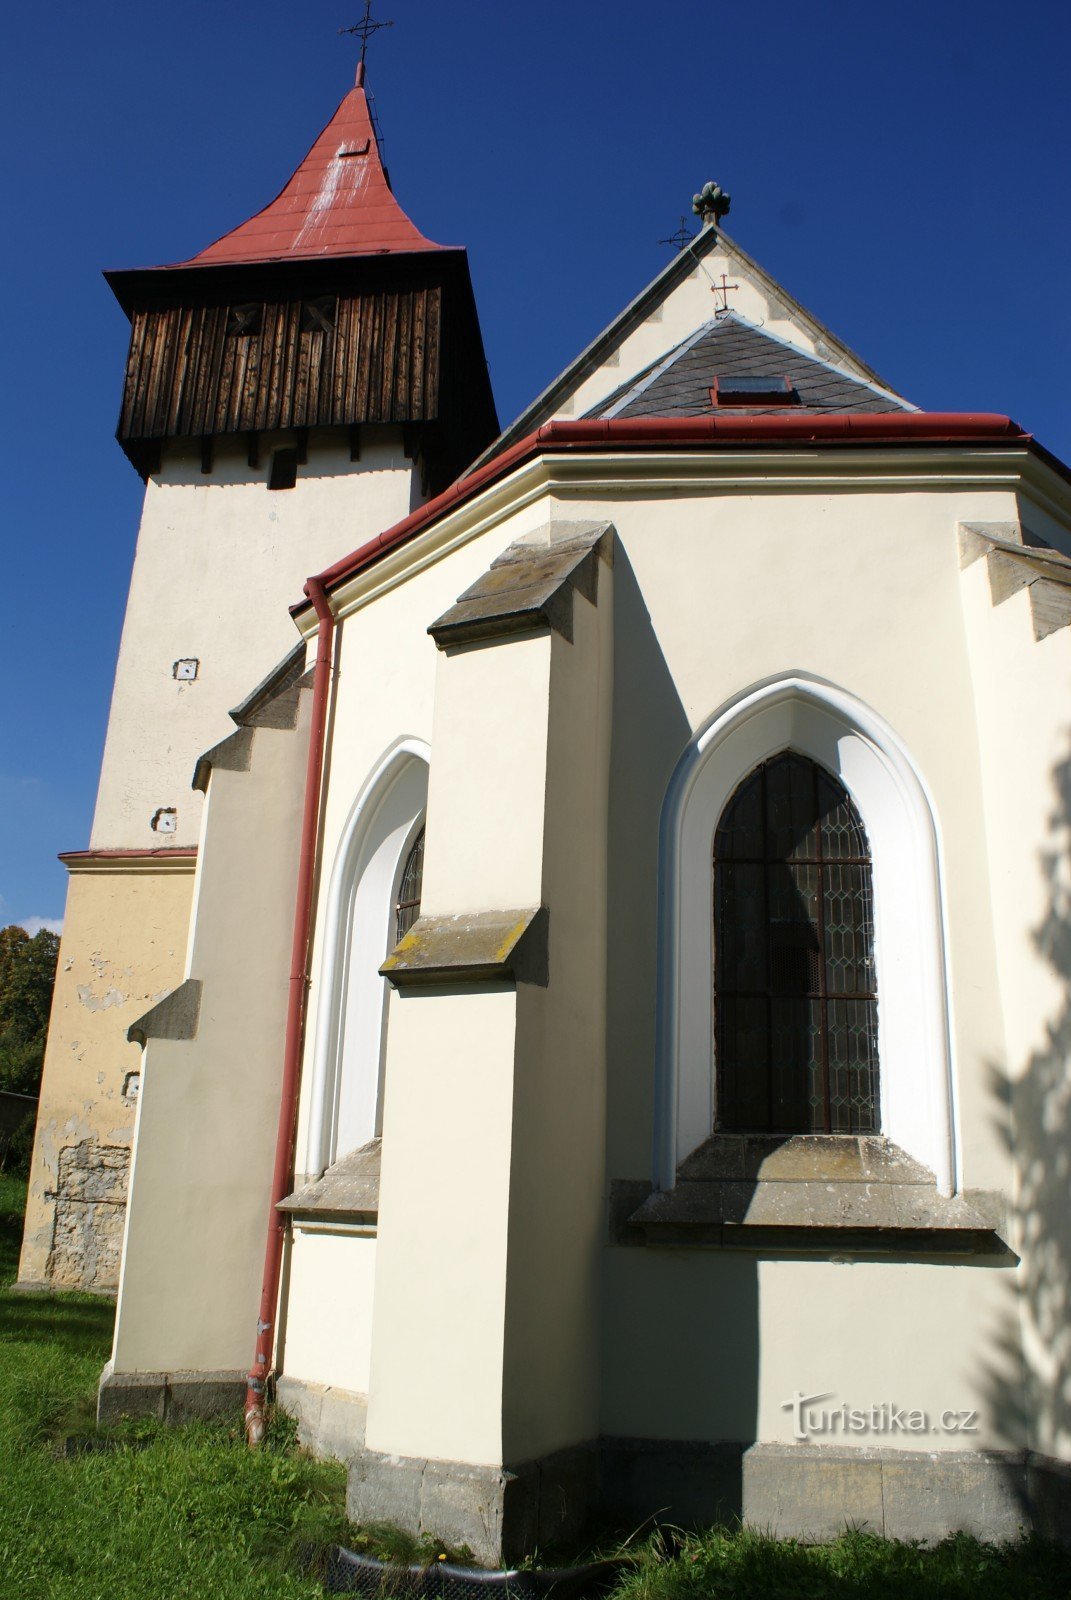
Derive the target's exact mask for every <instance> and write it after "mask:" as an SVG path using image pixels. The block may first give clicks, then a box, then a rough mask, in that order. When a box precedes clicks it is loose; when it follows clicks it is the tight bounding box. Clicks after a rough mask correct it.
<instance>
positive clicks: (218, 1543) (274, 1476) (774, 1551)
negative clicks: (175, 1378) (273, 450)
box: [0, 1174, 1071, 1600]
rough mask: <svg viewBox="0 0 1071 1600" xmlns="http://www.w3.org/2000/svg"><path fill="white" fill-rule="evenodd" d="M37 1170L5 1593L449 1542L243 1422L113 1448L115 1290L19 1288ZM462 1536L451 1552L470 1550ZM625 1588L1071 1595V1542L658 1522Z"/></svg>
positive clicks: (7, 1427) (30, 1594) (792, 1595)
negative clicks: (375, 1523)
mask: <svg viewBox="0 0 1071 1600" xmlns="http://www.w3.org/2000/svg"><path fill="white" fill-rule="evenodd" d="M24 1195H25V1185H24V1184H23V1183H22V1182H21V1180H18V1179H15V1178H12V1177H10V1176H9V1175H4V1174H0V1600H9V1597H10V1600H15V1597H16V1596H17V1597H18V1600H195V1597H196V1600H202V1597H203V1600H268V1597H269V1596H270V1597H271V1600H319V1597H320V1596H321V1595H322V1593H323V1591H322V1589H321V1587H320V1585H319V1584H318V1583H317V1582H316V1581H315V1578H314V1577H312V1576H308V1575H304V1574H303V1572H302V1570H301V1563H300V1561H299V1559H298V1552H299V1551H300V1550H301V1549H302V1548H304V1547H307V1546H309V1545H311V1546H313V1547H319V1548H321V1549H322V1548H325V1547H326V1546H327V1545H328V1544H329V1543H331V1542H333V1541H335V1540H339V1541H341V1542H343V1543H347V1544H349V1546H350V1547H351V1548H357V1549H363V1550H366V1551H368V1552H369V1553H371V1554H375V1555H379V1556H383V1557H393V1558H394V1559H396V1560H402V1561H413V1560H419V1561H430V1560H433V1559H434V1558H435V1557H436V1556H437V1555H438V1554H439V1553H441V1551H442V1549H443V1547H442V1546H441V1545H436V1544H431V1543H427V1542H420V1543H418V1542H416V1541H413V1540H411V1539H406V1538H405V1536H404V1535H400V1534H398V1533H397V1532H396V1531H394V1532H392V1531H391V1530H389V1529H379V1528H376V1529H363V1530H357V1529H354V1528H352V1527H348V1526H347V1524H346V1521H345V1514H344V1478H345V1473H344V1469H343V1468H342V1467H340V1466H337V1465H335V1464H333V1463H325V1462H317V1461H313V1460H311V1459H309V1458H308V1457H307V1456H306V1455H304V1454H303V1453H302V1452H301V1451H300V1450H298V1449H296V1448H295V1445H294V1440H293V1434H292V1429H291V1427H290V1426H289V1424H287V1423H286V1422H285V1421H280V1422H277V1423H275V1424H273V1427H272V1430H271V1432H270V1434H269V1439H268V1442H267V1445H266V1446H265V1448H264V1449H262V1450H260V1451H250V1450H248V1449H247V1448H246V1447H245V1444H244V1441H243V1438H242V1433H241V1428H240V1425H239V1419H237V1418H236V1419H235V1423H234V1425H233V1426H231V1427H225V1426H215V1427H211V1426H208V1425H191V1426H189V1427H187V1428H183V1429H181V1430H167V1429H163V1428H161V1427H159V1426H158V1425H156V1424H144V1423H142V1424H130V1425H128V1426H127V1427H126V1428H125V1429H122V1430H113V1431H112V1432H111V1433H110V1434H109V1435H107V1436H106V1439H107V1445H108V1448H107V1449H105V1450H98V1449H85V1450H82V1451H76V1452H75V1453H73V1454H68V1455H60V1454H58V1453H57V1447H58V1444H59V1441H62V1440H64V1439H68V1438H71V1437H72V1436H73V1437H75V1438H80V1439H81V1440H82V1441H83V1442H85V1443H87V1444H88V1443H91V1442H93V1441H95V1440H96V1439H97V1438H98V1437H99V1436H97V1435H95V1434H94V1432H93V1427H92V1417H93V1402H94V1396H95V1392H96V1384H97V1379H98V1377H99V1374H100V1369H101V1367H102V1365H103V1363H104V1361H105V1360H106V1358H107V1355H108V1349H109V1345H110V1342H111V1323H112V1317H113V1307H112V1306H111V1304H110V1303H105V1302H102V1301H100V1300H97V1299H93V1298H90V1297H89V1296H85V1295H72V1294H64V1295H55V1296H51V1297H46V1298H38V1297H34V1296H22V1295H17V1294H14V1293H12V1291H11V1289H10V1287H9V1285H10V1282H11V1280H12V1279H13V1278H14V1276H15V1271H16V1268H17V1264H18V1246H19V1235H20V1231H21V1220H22V1205H23V1200H24ZM456 1554H457V1552H450V1555H451V1556H452V1557H453V1556H456ZM627 1554H628V1555H629V1557H630V1558H631V1565H630V1566H629V1567H628V1568H626V1570H625V1572H624V1574H623V1576H622V1579H621V1581H620V1583H619V1584H618V1586H617V1588H616V1589H615V1590H614V1592H613V1595H612V1596H611V1597H609V1600H730V1597H731V1600H864V1597H865V1600H1060V1597H1065V1600H1071V1556H1069V1555H1068V1553H1066V1552H1064V1551H1060V1550H1057V1549H1055V1548H1054V1547H1053V1546H1051V1545H1047V1544H1045V1543H1044V1542H1042V1541H1041V1540H1026V1541H1024V1542H1022V1543H1021V1544H1018V1545H1009V1546H1004V1547H1000V1546H989V1545H983V1544H979V1543H978V1542H977V1540H974V1539H968V1538H965V1537H957V1538H955V1539H950V1540H948V1541H946V1542H945V1543H944V1544H943V1545H940V1546H937V1547H936V1548H933V1549H921V1548H919V1547H916V1546H912V1545H907V1544H896V1543H893V1542H890V1541H887V1540H883V1539H876V1538H873V1537H870V1536H869V1535H866V1534H864V1533H849V1534H845V1536H844V1537H843V1538H841V1539H839V1540H837V1542H836V1543H834V1544H829V1545H815V1546H806V1545H800V1544H796V1543H793V1542H792V1541H786V1540H780V1541H778V1540H773V1539H768V1538H764V1537H762V1536H761V1535H759V1534H756V1533H753V1532H748V1531H745V1532H742V1533H741V1532H735V1533H725V1532H719V1531H717V1530H714V1531H708V1532H706V1533H703V1534H697V1535H681V1536H679V1537H678V1536H674V1535H673V1534H671V1533H655V1534H652V1535H650V1536H648V1537H647V1538H646V1539H644V1540H643V1541H642V1542H639V1541H633V1542H632V1543H631V1544H630V1545H629V1546H628V1549H627Z"/></svg>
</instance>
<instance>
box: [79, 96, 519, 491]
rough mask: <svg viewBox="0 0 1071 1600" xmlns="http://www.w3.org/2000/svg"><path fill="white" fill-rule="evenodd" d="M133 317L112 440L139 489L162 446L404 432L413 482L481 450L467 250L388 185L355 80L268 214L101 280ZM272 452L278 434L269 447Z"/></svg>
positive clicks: (446, 472)
mask: <svg viewBox="0 0 1071 1600" xmlns="http://www.w3.org/2000/svg"><path fill="white" fill-rule="evenodd" d="M107 277H108V282H109V283H110V284H111V286H112V289H113V290H114V291H115V294H116V296H117V297H118V299H119V302H120V304H121V305H122V306H123V309H124V310H125V311H126V313H127V315H128V316H129V318H130V323H131V338H130V352H129V355H128V357H127V365H126V377H125V382H124V386H123V404H122V410H121V413H120V418H119V428H118V437H119V441H120V443H121V444H122V446H123V449H124V450H125V451H126V453H127V455H128V456H129V458H130V460H131V461H132V462H133V463H134V465H135V466H136V467H137V469H138V471H139V472H140V473H141V474H142V476H143V477H148V476H149V475H150V474H151V473H153V472H155V471H157V470H159V466H160V462H161V458H162V452H163V448H164V446H165V444H166V443H167V442H168V441H185V442H187V443H189V442H191V441H192V442H197V443H199V445H200V449H201V458H202V464H203V466H204V470H205V471H206V472H208V471H211V466H212V458H213V446H214V441H215V440H217V439H222V438H227V437H235V436H238V437H243V438H244V439H245V440H246V441H247V446H248V451H249V461H250V465H251V466H255V465H257V464H258V462H259V447H260V436H261V435H262V434H266V433H270V434H272V435H275V436H277V435H278V434H279V433H281V432H282V433H285V432H287V431H288V430H294V431H295V432H296V435H297V437H296V439H295V441H294V442H295V443H296V445H297V447H298V453H299V458H303V457H304V451H305V447H306V445H307V432H308V430H310V429H317V430H321V429H325V428H326V429H347V430H349V437H350V442H351V454H353V456H354V457H355V458H356V456H357V454H358V453H359V435H358V433H357V431H356V430H359V429H360V428H362V427H365V426H368V427H375V426H381V425H388V426H399V425H400V426H402V427H403V428H405V429H406V430H407V432H406V450H407V452H408V453H409V454H410V455H413V456H417V455H419V456H420V458H421V463H422V470H423V475H424V478H425V481H426V487H427V488H428V490H429V491H430V492H436V491H437V490H439V489H441V488H444V487H445V486H446V485H447V484H448V483H450V482H451V481H452V480H453V478H455V477H456V476H457V475H458V473H459V472H461V471H462V470H463V469H464V468H465V467H466V466H467V465H468V464H469V463H470V462H471V461H472V460H473V459H474V458H475V457H476V456H477V455H478V454H479V452H480V451H481V450H482V449H483V448H484V447H485V446H486V445H487V444H488V443H490V441H491V440H492V439H493V438H494V436H495V433H496V431H497V420H496V417H495V409H494V402H493V399H492V396H491V388H490V383H489V380H488V376H487V368H486V361H485V359H484V353H483V341H482V337H481V334H480V327H479V321H478V319H477V315H476V307H475V302H474V300H473V294H472V285H471V280H470V277H469V270H468V262H467V259H466V256H465V252H464V250H460V249H452V248H449V247H444V246H442V245H437V244H434V243H433V242H432V241H431V240H429V239H426V238H425V237H424V236H423V235H422V234H421V233H419V232H418V230H417V229H416V227H415V226H414V224H413V223H412V222H411V221H410V219H409V218H408V217H407V216H406V215H405V213H404V212H403V211H402V209H401V207H400V206H399V204H398V202H397V201H396V200H395V198H394V195H393V193H392V191H391V189H390V184H389V182H388V179H387V175H386V172H385V170H384V168H383V165H382V161H381V159H380V153H379V146H378V142H377V139H376V135H375V130H374V128H373V126H372V123H371V118H370V116H369V112H368V104H367V100H366V98H365V91H364V85H363V81H362V78H361V76H360V74H359V75H358V81H357V83H356V85H355V86H354V88H353V89H351V90H350V92H349V94H348V95H347V96H346V97H345V99H344V100H343V101H342V103H341V105H340V106H339V108H338V110H337V111H336V112H335V115H334V116H333V117H332V119H331V121H330V122H329V123H328V124H327V126H326V128H325V129H324V130H323V132H322V133H321V134H320V136H319V138H318V139H317V140H316V142H315V144H314V145H313V147H312V149H311V150H310V151H309V154H308V155H307V156H306V157H305V159H304V161H303V162H302V163H301V165H300V166H299V167H298V168H297V170H296V171H295V173H294V174H293V176H292V177H291V179H290V180H289V182H288V183H287V185H286V187H285V188H284V189H283V190H282V192H281V193H280V194H279V195H278V196H277V197H276V199H275V200H273V201H272V202H271V203H270V205H268V206H266V207H265V208H264V209H263V210H262V211H259V212H257V213H256V215H255V216H253V217H251V218H250V219H249V220H248V221H247V222H244V223H242V224H241V225H240V226H239V227H237V228H235V229H232V231H231V232H230V233H228V234H225V235H224V236H223V237H222V238H221V239H218V240H216V241H215V243H214V244H211V245H209V246H208V247H207V248H206V249H204V250H202V251H201V252H200V253H199V254H198V255H196V256H194V257H192V258H191V259H190V260H189V261H185V262H180V263H178V264H176V265H175V266H171V267H155V268H149V269H145V270H140V271H132V272H113V273H109V274H107ZM273 442H274V443H276V444H277V443H278V442H279V441H278V438H277V437H276V438H275V439H274V441H273Z"/></svg>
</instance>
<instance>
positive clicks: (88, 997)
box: [78, 983, 130, 1011]
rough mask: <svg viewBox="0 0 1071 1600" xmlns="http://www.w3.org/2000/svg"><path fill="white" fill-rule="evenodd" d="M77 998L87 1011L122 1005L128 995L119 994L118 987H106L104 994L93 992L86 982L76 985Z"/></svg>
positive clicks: (103, 1009)
mask: <svg viewBox="0 0 1071 1600" xmlns="http://www.w3.org/2000/svg"><path fill="white" fill-rule="evenodd" d="M78 998H79V1000H80V1001H81V1003H82V1004H83V1005H84V1006H85V1008H86V1010H87V1011H107V1010H108V1008H109V1006H122V1005H125V1004H126V1002H127V1001H128V1000H129V998H130V996H129V995H126V994H120V992H119V990H118V989H108V990H106V991H105V993H104V994H94V993H93V990H92V989H91V987H90V986H89V984H88V983H80V984H79V985H78Z"/></svg>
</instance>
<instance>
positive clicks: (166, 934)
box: [19, 859, 194, 1289]
mask: <svg viewBox="0 0 1071 1600" xmlns="http://www.w3.org/2000/svg"><path fill="white" fill-rule="evenodd" d="M193 869H194V863H193V861H192V860H188V861H185V862H180V861H179V860H177V859H176V860H175V861H172V862H167V863H164V864H162V865H156V864H153V863H148V864H146V863H140V864H135V863H126V864H124V863H121V862H119V863H117V862H104V863H96V864H88V865H86V866H78V867H74V868H72V870H71V877H70V881H69V883H68V887H67V909H66V915H65V918H64V929H63V942H62V945H61V947H60V960H59V967H58V970H57V975H56V987H55V991H54V993H53V998H52V1015H51V1020H50V1024H49V1035H48V1050H47V1053H46V1056H45V1069H44V1079H43V1082H42V1086H41V1102H40V1113H39V1116H38V1123H37V1134H36V1139H35V1143H34V1153H33V1165H32V1168H31V1172H30V1184H29V1191H28V1195H27V1204H26V1223H25V1232H24V1234H23V1243H22V1258H21V1262H20V1266H19V1281H20V1282H22V1283H45V1282H47V1283H51V1284H56V1285H63V1286H67V1287H79V1288H93V1289H114V1288H115V1287H116V1285H117V1283H118V1281H119V1243H120V1240H121V1236H122V1219H123V1206H124V1202H125V1197H126V1187H127V1170H128V1166H129V1152H130V1143H131V1138H132V1136H133V1129H134V1107H135V1103H136V1083H134V1082H130V1083H128V1079H129V1075H130V1074H131V1073H134V1074H137V1073H140V1070H141V1051H140V1050H139V1049H138V1048H137V1046H136V1045H132V1044H128V1043H127V1040H126V1030H127V1028H128V1027H129V1026H130V1024H131V1023H132V1022H133V1021H135V1019H136V1018H137V1017H139V1016H140V1015H141V1013H142V1012H143V1011H146V1010H147V1009H148V1008H149V1006H151V1005H153V1004H154V1003H155V1001H157V1000H159V999H160V998H161V996H162V995H164V994H166V993H167V991H168V990H169V989H171V988H173V987H174V985H175V984H176V983H177V982H178V981H179V980H180V978H181V976H182V970H183V960H184V957H185V950H186V932H187V922H188V918H189V910H190V898H191V894H192V891H193ZM124 1087H127V1088H128V1089H129V1090H133V1091H134V1092H133V1093H128V1094H127V1095H126V1096H125V1097H124V1093H123V1090H124ZM61 1166H62V1170H61Z"/></svg>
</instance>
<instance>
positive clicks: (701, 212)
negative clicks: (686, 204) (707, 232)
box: [692, 183, 730, 227]
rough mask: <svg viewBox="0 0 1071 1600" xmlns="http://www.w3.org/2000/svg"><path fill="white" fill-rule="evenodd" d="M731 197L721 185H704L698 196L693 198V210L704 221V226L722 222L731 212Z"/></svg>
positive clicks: (695, 195)
mask: <svg viewBox="0 0 1071 1600" xmlns="http://www.w3.org/2000/svg"><path fill="white" fill-rule="evenodd" d="M729 205H730V197H729V195H727V194H726V193H725V190H724V189H723V188H722V186H721V184H720V183H704V185H703V187H702V188H701V189H700V191H699V193H698V194H694V195H693V196H692V210H693V211H694V212H695V214H696V216H697V217H701V218H702V219H703V225H704V227H705V226H706V224H707V223H713V222H720V221H721V219H722V217H724V216H725V215H726V213H727V212H728V210H729Z"/></svg>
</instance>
